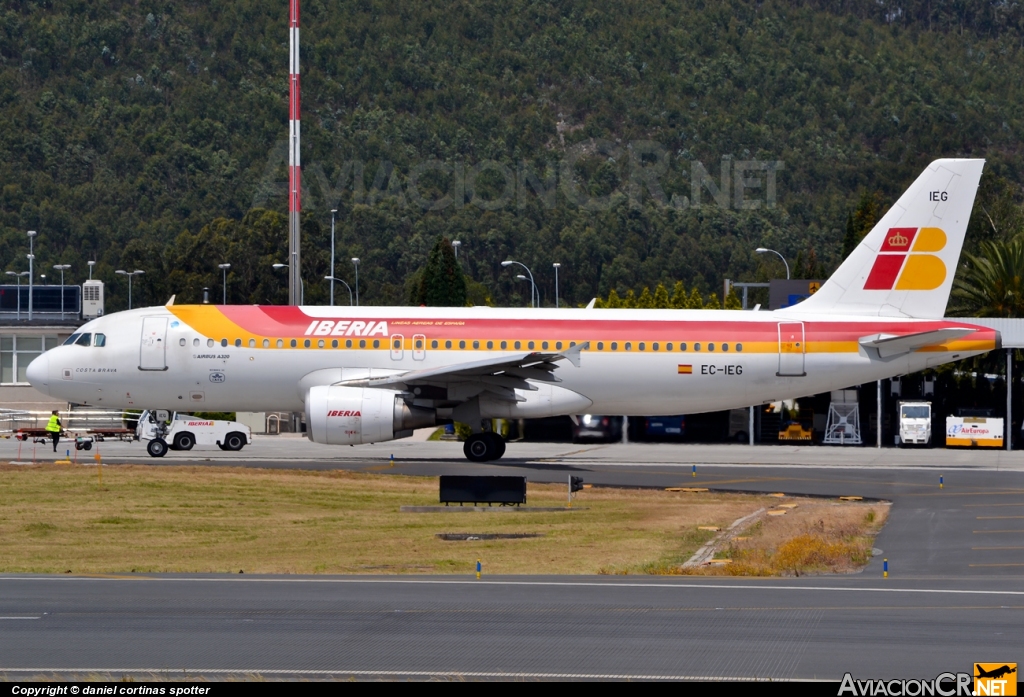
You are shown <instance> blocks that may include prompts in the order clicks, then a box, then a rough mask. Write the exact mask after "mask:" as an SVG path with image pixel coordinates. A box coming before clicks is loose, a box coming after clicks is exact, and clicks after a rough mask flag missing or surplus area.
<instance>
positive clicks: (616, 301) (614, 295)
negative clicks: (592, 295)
mask: <svg viewBox="0 0 1024 697" xmlns="http://www.w3.org/2000/svg"><path fill="white" fill-rule="evenodd" d="M604 306H605V307H608V308H611V309H617V308H620V307H622V298H620V297H619V294H618V292H616V290H615V289H614V288H612V289H611V290H610V291H608V300H606V301H605V303H604Z"/></svg>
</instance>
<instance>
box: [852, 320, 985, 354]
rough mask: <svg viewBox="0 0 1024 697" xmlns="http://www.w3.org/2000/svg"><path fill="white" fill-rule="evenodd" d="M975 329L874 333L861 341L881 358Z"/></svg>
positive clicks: (954, 328) (953, 328) (953, 337)
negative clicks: (915, 332)
mask: <svg viewBox="0 0 1024 697" xmlns="http://www.w3.org/2000/svg"><path fill="white" fill-rule="evenodd" d="M975 331H977V330H975V329H971V328H968V327H950V328H948V329H933V330H931V331H927V332H918V333H917V334H902V335H900V334H872V335H871V336H865V337H861V339H860V342H859V343H860V345H861V346H863V347H864V348H866V349H875V350H877V351H878V357H879V358H892V357H893V356H900V355H903V354H904V353H910V352H911V351H915V350H917V349H920V348H924V347H925V346H935V345H938V344H943V343H945V342H947V341H952V340H953V339H959V338H960V337H962V336H966V335H968V334H973V333H974V332H975Z"/></svg>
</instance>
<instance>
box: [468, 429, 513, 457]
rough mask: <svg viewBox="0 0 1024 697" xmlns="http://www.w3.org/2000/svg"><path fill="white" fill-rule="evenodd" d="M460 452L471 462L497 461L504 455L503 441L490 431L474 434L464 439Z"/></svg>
mask: <svg viewBox="0 0 1024 697" xmlns="http://www.w3.org/2000/svg"><path fill="white" fill-rule="evenodd" d="M462 452H463V453H465V454H466V459H468V460H470V461H471V462H487V461H489V460H498V459H500V458H501V456H502V455H504V454H505V439H504V438H502V437H501V436H499V435H498V434H497V433H494V432H492V431H484V432H483V433H474V434H473V435H471V436H470V437H469V438H467V439H466V442H465V443H464V444H463V446H462Z"/></svg>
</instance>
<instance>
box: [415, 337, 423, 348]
mask: <svg viewBox="0 0 1024 697" xmlns="http://www.w3.org/2000/svg"><path fill="white" fill-rule="evenodd" d="M416 348H417V349H421V348H423V339H416Z"/></svg>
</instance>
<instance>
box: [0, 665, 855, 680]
mask: <svg viewBox="0 0 1024 697" xmlns="http://www.w3.org/2000/svg"><path fill="white" fill-rule="evenodd" d="M3 673H101V674H102V673H135V674H138V673H155V674H170V675H181V676H184V678H183V679H185V678H187V677H188V676H189V675H203V674H206V675H253V674H257V675H322V676H329V675H379V676H402V675H421V676H423V677H430V678H459V677H464V678H542V679H543V678H546V679H556V680H557V679H570V680H693V681H696V680H700V681H705V682H709V681H715V682H721V681H741V682H828V683H837V682H839V681H838V680H814V679H808V678H789V679H787V678H751V677H736V676H726V675H639V674H638V675H630V674H616V673H501V672H483V671H460V670H340V669H339V670H287V669H276V668H275V669H269V670H263V669H260V668H174V669H168V668H0V674H3Z"/></svg>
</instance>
